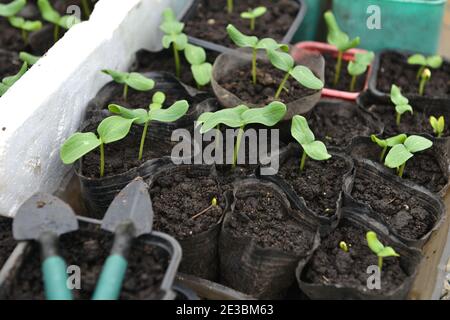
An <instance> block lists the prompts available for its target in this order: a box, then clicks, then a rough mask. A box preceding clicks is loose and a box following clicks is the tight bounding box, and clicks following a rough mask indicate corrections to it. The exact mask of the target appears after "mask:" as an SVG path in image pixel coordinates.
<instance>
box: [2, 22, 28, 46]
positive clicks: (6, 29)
mask: <svg viewBox="0 0 450 320" xmlns="http://www.w3.org/2000/svg"><path fill="white" fill-rule="evenodd" d="M0 30H1V32H0V49H4V50H9V51H16V52H19V51H23V50H26V45H25V43H24V42H23V40H22V36H21V34H20V31H19V30H17V29H16V28H13V27H12V26H11V25H10V24H9V22H8V20H7V19H5V18H2V17H0Z"/></svg>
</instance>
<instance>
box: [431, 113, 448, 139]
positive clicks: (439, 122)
mask: <svg viewBox="0 0 450 320" xmlns="http://www.w3.org/2000/svg"><path fill="white" fill-rule="evenodd" d="M430 124H431V126H432V127H433V132H434V134H435V135H436V137H438V138H441V137H442V135H443V134H444V130H445V118H444V116H440V117H439V119H437V118H436V117H435V116H431V117H430Z"/></svg>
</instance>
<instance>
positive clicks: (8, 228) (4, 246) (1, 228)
mask: <svg viewBox="0 0 450 320" xmlns="http://www.w3.org/2000/svg"><path fill="white" fill-rule="evenodd" d="M12 222H13V221H12V219H9V218H3V217H1V218H0V270H1V268H2V267H3V265H4V264H5V262H6V260H7V259H8V258H9V255H10V254H11V252H12V251H13V250H14V247H15V246H16V244H17V243H16V241H15V240H14V238H13V235H12Z"/></svg>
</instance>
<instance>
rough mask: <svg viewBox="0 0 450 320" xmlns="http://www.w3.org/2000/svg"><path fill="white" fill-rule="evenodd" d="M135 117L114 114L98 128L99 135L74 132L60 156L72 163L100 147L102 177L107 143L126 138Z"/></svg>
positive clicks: (65, 161)
mask: <svg viewBox="0 0 450 320" xmlns="http://www.w3.org/2000/svg"><path fill="white" fill-rule="evenodd" d="M134 121H135V119H126V118H123V117H119V116H112V117H109V118H106V119H105V120H103V121H102V122H101V123H100V125H99V126H98V128H97V133H98V137H97V135H96V134H95V133H93V132H86V133H81V132H77V133H75V134H73V135H72V136H71V137H70V138H69V139H67V140H66V142H64V144H63V145H62V147H61V150H60V157H61V160H62V162H63V163H64V164H72V163H74V162H75V161H77V160H79V159H81V158H82V157H83V156H85V155H86V154H88V153H89V152H91V151H93V150H95V149H97V148H98V147H100V177H101V178H103V176H104V174H105V147H104V146H105V144H109V143H113V142H116V141H119V140H122V139H123V138H125V137H126V136H127V135H128V133H129V132H130V128H131V126H132V124H133V122H134Z"/></svg>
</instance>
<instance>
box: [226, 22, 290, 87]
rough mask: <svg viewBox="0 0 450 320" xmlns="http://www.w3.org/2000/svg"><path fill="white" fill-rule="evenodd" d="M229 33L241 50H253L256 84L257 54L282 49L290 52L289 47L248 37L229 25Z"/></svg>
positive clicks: (269, 40)
mask: <svg viewBox="0 0 450 320" xmlns="http://www.w3.org/2000/svg"><path fill="white" fill-rule="evenodd" d="M227 32H228V35H229V37H230V39H231V40H232V41H233V42H234V43H235V44H236V45H237V46H238V47H240V48H251V49H252V81H253V84H256V69H257V53H258V50H277V49H281V50H282V51H284V52H288V51H289V47H288V46H287V45H283V44H279V43H277V42H276V41H275V40H273V39H270V38H264V39H262V40H259V39H258V38H257V37H255V36H247V35H245V34H243V33H242V32H240V31H239V30H238V29H236V27H234V26H233V25H231V24H229V25H228V26H227Z"/></svg>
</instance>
